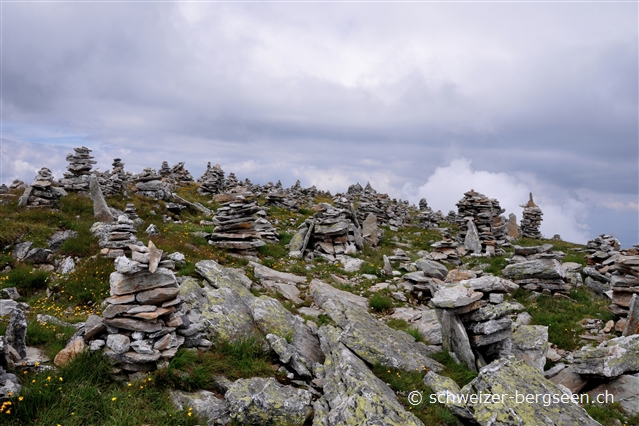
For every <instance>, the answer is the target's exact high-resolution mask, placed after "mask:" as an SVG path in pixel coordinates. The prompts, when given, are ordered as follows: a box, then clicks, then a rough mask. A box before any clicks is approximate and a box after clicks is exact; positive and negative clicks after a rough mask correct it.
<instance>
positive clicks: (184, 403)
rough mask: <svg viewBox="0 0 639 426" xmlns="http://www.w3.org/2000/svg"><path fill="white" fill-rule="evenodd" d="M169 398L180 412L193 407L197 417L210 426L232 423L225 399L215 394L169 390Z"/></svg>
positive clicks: (203, 391)
mask: <svg viewBox="0 0 639 426" xmlns="http://www.w3.org/2000/svg"><path fill="white" fill-rule="evenodd" d="M169 396H170V397H171V402H172V403H173V405H175V406H176V407H177V409H178V410H184V409H186V407H192V408H193V411H194V412H195V414H196V415H198V416H199V417H202V418H204V419H205V420H206V424H207V425H208V426H215V425H226V424H228V423H230V422H231V416H230V415H229V410H228V404H227V403H226V401H225V400H224V399H222V398H218V397H217V396H215V394H214V393H213V392H209V391H206V390H199V391H196V392H184V391H179V390H169Z"/></svg>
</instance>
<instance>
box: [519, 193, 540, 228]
mask: <svg viewBox="0 0 639 426" xmlns="http://www.w3.org/2000/svg"><path fill="white" fill-rule="evenodd" d="M520 207H523V208H524V212H523V218H522V220H521V236H522V237H523V238H535V239H538V240H539V239H541V238H543V236H542V235H541V233H540V232H539V226H540V225H541V220H542V219H541V216H542V215H543V213H542V212H541V209H540V208H539V206H537V204H535V202H534V201H533V195H532V192H531V193H530V199H529V200H528V203H526V204H522V205H521V206H520Z"/></svg>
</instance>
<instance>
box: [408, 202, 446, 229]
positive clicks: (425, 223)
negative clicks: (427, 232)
mask: <svg viewBox="0 0 639 426" xmlns="http://www.w3.org/2000/svg"><path fill="white" fill-rule="evenodd" d="M415 219H417V222H418V226H419V227H420V228H425V229H428V228H437V227H438V226H439V223H440V222H441V221H442V220H443V219H444V218H443V216H442V214H441V212H434V211H433V209H431V208H430V207H429V206H428V202H427V201H426V198H422V199H421V200H419V213H418V214H417V216H415Z"/></svg>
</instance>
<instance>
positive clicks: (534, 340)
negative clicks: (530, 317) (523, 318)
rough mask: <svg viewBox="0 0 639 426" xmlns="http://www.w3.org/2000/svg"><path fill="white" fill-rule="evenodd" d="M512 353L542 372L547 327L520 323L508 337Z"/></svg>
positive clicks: (545, 352) (546, 349) (546, 342)
mask: <svg viewBox="0 0 639 426" xmlns="http://www.w3.org/2000/svg"><path fill="white" fill-rule="evenodd" d="M510 339H511V341H512V354H513V355H514V356H515V358H517V359H521V360H522V361H524V362H525V363H526V364H528V365H530V366H531V367H535V368H536V369H537V370H539V372H541V373H543V372H544V366H545V365H546V354H547V353H548V327H546V326H543V325H520V326H519V327H517V328H516V329H515V330H514V331H513V333H512V336H511V337H510Z"/></svg>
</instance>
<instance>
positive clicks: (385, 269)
mask: <svg viewBox="0 0 639 426" xmlns="http://www.w3.org/2000/svg"><path fill="white" fill-rule="evenodd" d="M383 259H384V267H383V268H382V274H384V275H386V276H387V277H392V276H393V267H392V266H391V263H390V260H388V257H387V256H386V255H383Z"/></svg>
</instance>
